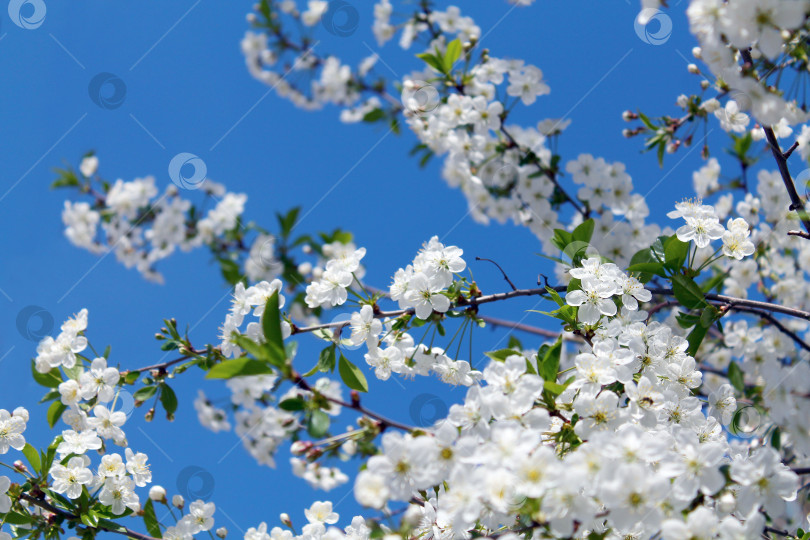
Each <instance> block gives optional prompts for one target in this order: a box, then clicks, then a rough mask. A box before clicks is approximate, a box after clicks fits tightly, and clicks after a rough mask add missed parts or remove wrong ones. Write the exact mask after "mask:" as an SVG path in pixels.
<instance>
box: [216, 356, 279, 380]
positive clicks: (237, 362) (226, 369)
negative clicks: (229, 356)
mask: <svg viewBox="0 0 810 540" xmlns="http://www.w3.org/2000/svg"><path fill="white" fill-rule="evenodd" d="M272 373H273V369H272V368H271V367H270V366H268V365H267V364H265V363H264V362H260V361H258V360H253V359H252V358H234V359H233V360H225V361H224V362H221V363H219V364H216V365H215V366H214V367H212V368H211V369H210V370H209V371H208V375H206V376H205V378H206V379H232V378H233V377H243V376H245V375H269V374H272Z"/></svg>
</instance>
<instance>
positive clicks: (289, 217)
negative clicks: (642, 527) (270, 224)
mask: <svg viewBox="0 0 810 540" xmlns="http://www.w3.org/2000/svg"><path fill="white" fill-rule="evenodd" d="M300 211H301V208H299V207H298V206H296V207H295V208H293V209H291V210H290V211H289V212H287V214H286V215H284V216H282V215H281V214H276V217H277V218H278V224H279V227H280V228H281V237H282V238H285V239H286V238H287V237H289V236H290V233H291V232H292V230H293V227H295V222H296V221H297V220H298V213H299V212H300Z"/></svg>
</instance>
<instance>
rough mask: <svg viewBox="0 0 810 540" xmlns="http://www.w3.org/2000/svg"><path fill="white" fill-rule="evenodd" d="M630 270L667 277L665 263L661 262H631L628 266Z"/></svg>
mask: <svg viewBox="0 0 810 540" xmlns="http://www.w3.org/2000/svg"><path fill="white" fill-rule="evenodd" d="M627 271H628V272H641V273H643V274H655V275H656V276H661V277H667V274H666V272H664V265H663V263H660V262H641V263H636V264H631V265H630V266H628V267H627Z"/></svg>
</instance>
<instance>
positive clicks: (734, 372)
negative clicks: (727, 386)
mask: <svg viewBox="0 0 810 540" xmlns="http://www.w3.org/2000/svg"><path fill="white" fill-rule="evenodd" d="M728 382H730V383H731V386H733V387H734V388H736V389H737V391H739V392H741V393H743V394H744V393H745V380H744V377H743V372H742V370H741V369H740V365H739V364H737V362H731V363H730V364H729V365H728Z"/></svg>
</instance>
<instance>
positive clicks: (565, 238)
mask: <svg viewBox="0 0 810 540" xmlns="http://www.w3.org/2000/svg"><path fill="white" fill-rule="evenodd" d="M573 241H574V235H573V234H571V233H570V232H568V231H566V230H563V229H554V236H552V237H551V243H552V244H554V245H555V246H556V247H557V248H558V249H559V250H560V251H563V250H564V249H565V246H567V245H568V244H570V243H571V242H573Z"/></svg>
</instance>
